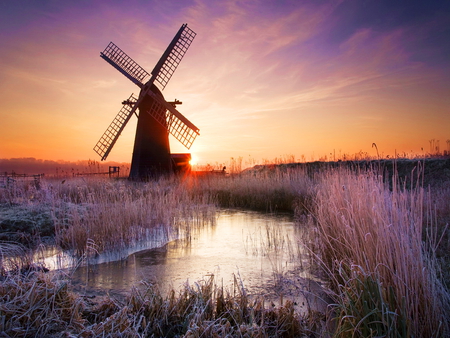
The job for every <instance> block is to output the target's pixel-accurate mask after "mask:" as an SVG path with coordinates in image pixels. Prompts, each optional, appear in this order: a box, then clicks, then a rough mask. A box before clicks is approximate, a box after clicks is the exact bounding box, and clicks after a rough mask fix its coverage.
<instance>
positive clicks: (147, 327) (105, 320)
mask: <svg viewBox="0 0 450 338" xmlns="http://www.w3.org/2000/svg"><path fill="white" fill-rule="evenodd" d="M408 182H409V183H408V189H405V188H404V187H403V186H401V185H400V184H399V182H398V180H397V179H396V176H395V175H394V182H393V183H391V182H387V183H386V182H385V181H384V178H383V177H381V176H380V175H378V173H377V172H375V171H372V170H370V169H369V170H361V169H357V170H351V169H348V167H347V169H346V168H335V169H332V170H331V169H330V170H320V171H317V172H316V173H315V174H314V175H312V174H310V173H308V172H307V171H306V169H305V168H296V169H293V168H289V167H282V168H279V167H273V168H271V167H262V168H261V170H253V171H246V172H245V173H243V174H241V175H234V176H231V177H220V176H219V177H217V176H216V177H203V178H187V179H186V180H161V181H158V182H150V183H147V184H135V183H131V182H126V181H109V180H101V179H92V180H85V179H77V180H67V181H48V180H43V181H42V184H41V189H37V188H36V187H33V186H32V185H30V184H28V185H26V184H23V185H21V184H20V183H18V184H16V185H14V186H11V187H9V188H8V189H0V204H2V205H3V206H7V207H8V208H17V207H18V206H20V207H21V208H22V209H26V208H30V210H31V209H33V210H35V211H38V212H45V213H48V214H49V215H50V216H51V217H50V218H49V219H47V218H43V219H42V222H43V223H46V222H47V223H48V222H52V223H51V227H50V228H52V229H54V234H55V238H56V241H57V243H59V244H60V245H61V246H63V247H65V248H67V249H70V250H73V252H75V253H77V254H79V255H83V254H86V253H87V250H89V249H93V250H92V252H94V253H96V252H100V251H108V250H117V249H121V248H126V247H128V246H130V245H133V244H135V243H136V241H139V240H140V239H142V237H145V236H150V237H151V236H152V235H151V233H152V229H156V228H162V229H165V230H164V231H166V232H167V233H169V232H171V231H173V232H174V233H175V234H176V233H177V232H179V233H183V234H184V235H186V236H189V232H190V231H192V230H193V229H195V228H196V227H199V226H202V225H203V224H210V223H213V222H214V213H215V209H214V206H215V204H216V203H218V204H219V205H221V206H224V207H242V208H250V209H256V210H262V211H280V210H283V211H284V210H289V211H291V212H292V211H295V213H296V215H297V216H304V215H305V214H306V213H309V212H310V213H312V215H313V217H314V218H315V219H316V221H317V224H315V225H317V233H318V234H319V237H318V242H317V243H318V245H317V247H316V248H317V250H318V251H317V252H316V253H317V255H318V257H320V259H321V261H322V263H323V268H324V269H325V270H326V271H327V272H328V276H329V278H330V281H331V284H332V288H333V291H334V299H335V301H336V304H335V305H334V306H333V307H332V310H333V311H334V314H335V316H336V317H335V318H336V320H335V322H334V330H333V332H332V333H330V334H331V335H335V336H339V337H341V336H342V337H347V336H351V337H375V336H387V337H408V336H415V337H440V336H445V335H448V334H449V331H448V330H449V322H448V319H447V318H446V314H447V313H449V311H450V308H449V304H450V297H449V293H448V289H446V288H445V286H444V284H445V283H443V282H442V281H443V280H444V281H445V280H446V278H447V282H448V280H450V278H449V276H450V271H449V270H450V269H449V268H448V262H449V261H450V258H449V254H448V252H449V251H448V249H449V248H450V244H449V243H450V241H449V236H448V231H447V228H446V226H445V225H446V224H448V221H449V219H450V205H449V203H448V199H449V198H450V189H449V186H448V183H447V185H445V184H437V185H434V186H432V187H431V188H430V189H429V190H427V189H423V184H422V183H421V182H422V179H421V177H420V176H415V178H414V179H412V180H411V179H410V180H409V181H408ZM411 182H413V183H414V184H411ZM12 224H15V223H14V222H13V223H12ZM39 226H40V224H33V227H32V228H33V229H36V237H39V236H38V235H39V232H38V229H39ZM47 226H48V224H47ZM271 236H272V237H271ZM286 243H287V241H284V239H283V237H282V236H279V235H277V234H276V233H273V234H272V233H271V234H268V235H267V241H265V242H264V243H263V244H264V245H262V247H264V248H269V249H270V248H271V247H272V246H274V247H275V246H283V245H284V246H287V245H288V244H286ZM289 245H290V244H289ZM19 248H24V247H23V246H20V247H19V246H16V247H8V245H6V244H3V247H2V248H0V249H1V250H2V266H3V267H4V266H5V262H7V261H8V259H10V258H11V257H16V256H18V255H22V254H21V253H18V254H17V255H14V254H12V255H11V254H9V255H8V254H3V253H8V251H9V252H10V253H12V252H14V250H19V251H20V250H22V249H19ZM23 250H25V249H23ZM289 250H291V249H288V251H289ZM275 252H277V250H275ZM22 256H23V257H24V255H22ZM438 262H441V266H442V267H445V268H446V269H444V270H443V274H442V275H441V273H440V269H439V265H438ZM8 264H17V266H19V265H20V264H22V263H21V262H16V263H14V262H12V263H8ZM445 264H446V265H445ZM23 265H26V263H24V264H23ZM16 270H17V269H16ZM4 275H5V273H4ZM6 275H7V274H6ZM18 276H20V274H19V275H18ZM18 276H7V278H6V279H5V280H3V281H2V283H1V285H0V288H1V290H3V291H2V292H4V293H3V294H2V303H1V304H0V306H1V311H0V319H1V325H3V326H2V328H3V329H5V330H9V331H7V332H8V334H9V335H10V336H27V335H28V336H33V335H34V334H35V333H36V332H37V333H39V334H41V333H42V332H44V331H45V332H46V334H52V332H56V331H55V330H62V331H64V330H65V331H67V332H68V334H69V333H74V334H78V335H81V336H86V337H113V336H129V337H142V336H151V335H152V334H153V335H154V336H186V337H200V336H203V337H204V336H217V337H225V336H228V337H231V336H243V337H266V336H283V335H284V336H302V335H313V334H314V331H316V329H313V327H314V325H317V323H318V322H320V319H317V318H315V319H314V317H313V315H312V314H310V317H309V318H300V317H298V315H297V314H296V313H295V312H293V307H292V304H285V306H284V307H282V308H276V309H272V308H270V309H264V301H263V300H261V299H259V300H250V298H249V297H248V296H247V295H246V293H245V290H244V289H243V288H242V287H237V285H238V283H237V284H236V285H235V288H234V289H233V290H231V291H227V290H224V289H223V288H222V287H216V286H215V285H213V282H212V281H206V282H203V283H198V284H195V285H193V286H186V287H185V288H184V289H183V290H182V291H180V293H179V294H177V293H176V292H175V291H174V292H172V293H171V294H169V295H167V296H164V295H161V294H160V293H159V292H158V291H157V290H155V289H154V288H153V287H151V286H149V287H148V288H147V289H146V290H145V291H138V289H136V290H134V291H133V292H132V295H131V296H130V298H129V299H128V300H127V301H126V302H125V303H118V302H117V301H115V300H112V299H109V300H107V301H104V302H101V303H98V304H91V305H89V304H88V303H86V302H85V300H84V299H83V301H80V299H79V298H77V296H73V295H72V294H69V293H67V292H66V291H64V288H61V285H64V283H62V282H61V281H52V280H50V279H49V278H48V277H42V276H41V277H39V278H37V279H34V280H32V279H31V278H28V277H27V278H28V279H23V277H18ZM21 278H22V279H21ZM60 283H62V284H60ZM43 285H45V286H43ZM447 285H448V284H447ZM38 286H39V287H38ZM41 286H42V287H43V288H44V289H46V290H47V291H46V292H45V293H43V292H41V291H40V290H41V289H40V287H41ZM14 288H16V289H17V290H22V291H14V293H13V295H14V297H12V298H11V297H9V296H8V295H7V292H6V291H5V290H8V289H11V290H13V289H14ZM59 289H61V290H63V293H58V292H59V291H58V290H59ZM27 290H28V291H27ZM25 294H26V295H27V297H28V296H29V299H28V298H25V297H24V296H23V295H25ZM36 295H39V297H38V296H36ZM57 295H64V297H66V300H65V301H66V302H68V303H64V302H63V303H58V302H59V301H56V298H57V297H60V296H57ZM47 296H48V297H49V298H46V297H47ZM8 297H9V298H8ZM52 297H53V298H52ZM73 297H75V298H73ZM15 298H17V300H16V299H15ZM39 298H41V299H40V300H39V301H38V299H39ZM58 299H59V298H58ZM32 301H35V302H34V303H33V302H32ZM26 302H30V304H28V305H26V304H25V303H26ZM80 302H81V303H82V304H83V306H82V307H84V310H81V308H82V307H80V305H79V304H80ZM22 303H23V304H22ZM47 303H48V304H47ZM18 304H22V305H23V306H24V308H25V312H22V310H21V309H20V307H19V305H18ZM24 304H25V305H24ZM68 304H69V305H70V306H71V307H73V309H74V311H75V310H76V313H71V314H70V318H69V319H67V317H64V316H65V313H66V312H65V310H64V309H67V307H68V306H69V305H68ZM22 305H21V306H22ZM35 309H36V311H35ZM14 312H15V313H16V314H14ZM31 314H32V316H31ZM27 316H28V317H27ZM30 316H31V317H30ZM52 316H56V317H57V318H56V319H55V323H56V324H55V325H56V326H52V324H51V323H50V321H49V319H48V318H51V317H52ZM24 318H28V320H27V321H24V320H23V319H24ZM34 318H37V319H34ZM58 318H59V319H58ZM61 318H63V319H61ZM63 322H64V323H66V324H64V323H63ZM42 323H43V324H42ZM38 324H39V325H41V324H42V325H47V327H44V328H40V326H39V327H38V326H37V325H38ZM58 325H66V326H58ZM14 330H16V331H14ZM39 330H41V331H39ZM55 334H56V333H55Z"/></svg>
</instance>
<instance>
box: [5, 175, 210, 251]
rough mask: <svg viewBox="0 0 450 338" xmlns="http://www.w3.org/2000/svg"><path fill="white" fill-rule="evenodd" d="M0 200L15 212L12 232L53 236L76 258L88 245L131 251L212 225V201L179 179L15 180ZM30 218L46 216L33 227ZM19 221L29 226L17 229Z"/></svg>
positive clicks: (104, 248) (33, 222)
mask: <svg viewBox="0 0 450 338" xmlns="http://www.w3.org/2000/svg"><path fill="white" fill-rule="evenodd" d="M0 202H1V203H4V204H6V205H8V210H11V212H12V213H15V215H14V217H15V218H11V223H12V225H13V227H14V228H15V230H16V231H19V232H20V231H22V234H24V235H27V234H30V233H35V234H36V236H37V237H40V236H44V235H45V236H47V235H49V232H51V235H52V236H53V237H54V240H55V242H56V244H57V245H59V246H61V247H62V248H63V249H66V250H70V251H72V252H73V253H74V254H75V255H78V256H82V255H85V254H87V253H88V251H89V250H88V248H92V247H95V252H94V251H92V250H91V252H93V253H94V254H98V253H102V252H108V251H117V250H121V249H124V248H129V247H130V246H133V245H136V243H139V242H142V241H146V240H151V239H152V237H154V236H155V231H158V234H159V235H160V234H161V232H163V233H165V234H166V236H167V238H170V236H174V237H176V236H178V235H182V236H189V232H190V231H191V229H192V228H193V227H196V226H201V225H204V224H211V223H214V221H215V204H214V201H213V200H212V199H211V198H210V197H209V196H208V195H203V196H193V195H192V194H190V193H189V192H188V191H187V190H186V189H185V188H184V186H183V185H182V184H180V182H179V180H177V179H162V180H159V181H155V182H148V183H141V184H137V183H133V182H129V181H125V180H108V179H101V178H90V179H84V178H74V179H67V180H63V181H61V180H55V179H53V180H43V181H42V182H41V186H40V189H36V188H35V187H33V186H31V185H30V184H22V183H20V182H19V184H17V185H15V186H13V187H10V188H8V189H0ZM21 210H25V212H21ZM32 214H36V215H37V214H45V215H48V217H46V218H45V220H43V221H42V222H39V223H36V222H35V220H36V217H30V215H32ZM8 217H9V216H8ZM11 217H13V216H11ZM17 218H21V219H20V220H19V219H17ZM19 222H22V223H24V224H25V225H27V226H26V227H24V228H23V229H21V228H20V227H18V224H19ZM44 229H45V232H44ZM37 242H39V241H37Z"/></svg>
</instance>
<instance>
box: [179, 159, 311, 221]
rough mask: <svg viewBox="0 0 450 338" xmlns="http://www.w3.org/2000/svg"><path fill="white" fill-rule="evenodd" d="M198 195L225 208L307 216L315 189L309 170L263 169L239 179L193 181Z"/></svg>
mask: <svg viewBox="0 0 450 338" xmlns="http://www.w3.org/2000/svg"><path fill="white" fill-rule="evenodd" d="M187 181H188V182H186V184H187V185H188V186H189V189H190V190H191V191H192V193H193V194H194V195H196V196H197V195H205V194H207V195H210V196H212V197H213V198H214V199H215V200H216V201H217V203H218V204H219V205H220V206H221V207H224V208H245V209H250V210H256V211H264V212H279V211H282V212H286V211H288V212H293V211H294V210H295V209H298V210H297V213H298V214H300V213H302V212H303V213H305V212H306V209H305V206H306V205H308V203H309V201H310V199H311V198H310V197H311V193H312V187H313V186H314V180H313V179H312V178H311V177H310V176H309V175H308V173H307V170H306V168H296V169H290V168H278V167H275V166H272V167H261V168H260V169H259V170H246V171H244V172H242V173H241V174H239V175H230V176H210V177H200V178H196V177H191V178H188V179H187Z"/></svg>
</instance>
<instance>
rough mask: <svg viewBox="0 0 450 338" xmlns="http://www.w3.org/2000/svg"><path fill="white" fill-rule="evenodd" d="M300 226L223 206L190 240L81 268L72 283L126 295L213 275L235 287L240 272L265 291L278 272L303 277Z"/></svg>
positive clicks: (219, 282) (249, 283)
mask: <svg viewBox="0 0 450 338" xmlns="http://www.w3.org/2000/svg"><path fill="white" fill-rule="evenodd" d="M301 231H302V227H301V226H298V225H297V226H296V225H294V222H293V220H292V217H290V216H286V215H285V216H280V215H278V216H274V215H263V214H260V213H256V212H247V211H245V212H244V211H230V210H224V211H221V212H220V213H219V216H218V219H217V223H216V225H215V226H212V227H204V228H203V229H201V230H199V231H197V232H196V233H194V234H193V235H192V238H191V241H189V242H186V241H181V240H177V241H172V242H170V243H168V244H166V245H165V246H163V247H160V248H155V249H150V250H144V251H140V252H137V253H134V254H132V255H130V256H129V257H128V258H127V259H125V260H122V261H115V262H109V263H102V264H97V265H90V266H84V267H80V268H78V269H77V270H76V271H75V273H74V274H73V282H74V285H76V287H77V288H78V289H79V290H83V291H84V292H86V293H87V294H95V293H100V294H102V293H104V292H105V291H106V292H109V293H111V294H122V295H123V294H125V293H127V292H128V291H129V290H130V289H131V287H133V286H138V285H139V284H140V282H141V281H145V282H147V283H151V284H155V285H158V287H159V288H160V289H161V290H162V291H163V292H165V291H167V290H168V289H170V288H172V287H173V288H175V289H179V288H180V286H182V285H183V284H184V283H186V282H189V283H190V284H193V283H194V282H197V281H200V280H203V279H208V278H209V276H210V275H211V274H213V275H214V279H215V282H216V284H217V285H223V286H225V287H227V288H229V289H231V287H232V286H233V281H234V277H235V276H236V277H238V280H242V282H243V285H244V286H245V288H246V290H247V291H249V292H250V293H257V294H260V293H262V294H264V293H265V292H266V291H267V287H268V285H274V284H275V281H276V280H277V277H279V276H281V275H284V276H287V275H289V273H290V272H292V271H296V274H294V276H296V277H299V276H300V274H299V272H300V266H301V263H302V261H301V257H300V255H301V252H300V251H301V250H302V249H301V247H302V243H301V241H300V239H301V238H302V236H301ZM307 275H308V274H307ZM291 276H292V274H291ZM303 276H305V275H304V274H303ZM296 280H300V279H298V278H297V279H296Z"/></svg>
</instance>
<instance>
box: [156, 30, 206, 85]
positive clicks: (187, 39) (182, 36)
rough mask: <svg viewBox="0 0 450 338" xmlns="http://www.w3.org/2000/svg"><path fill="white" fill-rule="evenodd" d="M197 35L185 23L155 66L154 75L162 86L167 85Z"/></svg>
mask: <svg viewBox="0 0 450 338" xmlns="http://www.w3.org/2000/svg"><path fill="white" fill-rule="evenodd" d="M196 35H197V34H196V33H195V32H194V31H193V30H192V29H190V28H189V27H188V26H187V24H183V25H182V26H181V28H180V29H179V30H178V33H177V34H176V35H175V37H174V38H173V40H172V42H171V43H170V45H169V46H168V47H167V49H166V51H165V52H164V54H163V55H162V56H161V58H160V59H159V61H158V63H157V64H156V66H155V68H153V70H152V76H153V77H154V78H155V79H156V81H157V82H158V83H159V84H160V85H161V86H162V89H164V88H165V87H166V85H167V82H169V80H170V78H171V77H172V74H173V73H174V72H175V70H176V69H177V67H178V65H179V63H180V62H181V59H182V58H183V56H184V54H186V51H187V50H188V48H189V46H190V45H191V43H192V41H193V40H194V38H195V36H196Z"/></svg>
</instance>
